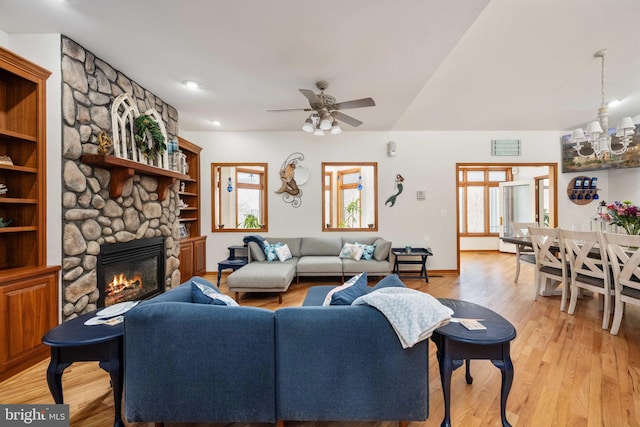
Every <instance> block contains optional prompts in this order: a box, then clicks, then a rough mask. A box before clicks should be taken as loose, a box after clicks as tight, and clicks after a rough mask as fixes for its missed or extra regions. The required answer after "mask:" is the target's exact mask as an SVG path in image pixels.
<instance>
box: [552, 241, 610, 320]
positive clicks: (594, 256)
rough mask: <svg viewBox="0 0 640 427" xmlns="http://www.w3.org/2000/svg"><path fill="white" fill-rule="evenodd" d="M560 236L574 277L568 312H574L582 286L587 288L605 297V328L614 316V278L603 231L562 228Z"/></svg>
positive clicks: (603, 314) (571, 275)
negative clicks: (603, 239) (612, 299)
mask: <svg viewBox="0 0 640 427" xmlns="http://www.w3.org/2000/svg"><path fill="white" fill-rule="evenodd" d="M560 238H561V241H562V246H564V250H565V255H566V260H567V263H569V267H570V268H569V274H570V277H571V288H570V289H571V301H570V302H569V309H568V310H567V313H569V314H573V313H574V312H575V310H576V304H577V302H578V294H579V293H581V290H582V289H587V290H589V291H591V292H593V293H594V295H597V296H598V297H599V296H600V295H602V298H603V299H604V308H603V313H602V329H607V328H608V327H609V318H610V317H611V297H612V295H613V290H612V285H613V283H612V282H613V280H612V279H611V270H610V268H609V261H608V257H607V250H606V246H605V245H604V243H603V241H602V233H601V232H599V231H574V230H564V229H561V230H560Z"/></svg>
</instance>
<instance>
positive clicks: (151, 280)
mask: <svg viewBox="0 0 640 427" xmlns="http://www.w3.org/2000/svg"><path fill="white" fill-rule="evenodd" d="M165 260H166V256H165V242H164V237H153V238H150V239H140V240H133V241H130V242H126V243H113V244H105V245H102V246H100V254H99V255H98V265H97V275H98V290H99V292H100V295H99V297H98V307H108V306H110V305H113V304H117V303H119V302H125V301H131V300H140V299H145V298H150V297H152V296H154V295H157V294H159V293H162V292H164V282H165V279H164V276H165Z"/></svg>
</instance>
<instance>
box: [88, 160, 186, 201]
mask: <svg viewBox="0 0 640 427" xmlns="http://www.w3.org/2000/svg"><path fill="white" fill-rule="evenodd" d="M82 161H83V162H84V163H86V164H89V165H94V166H98V167H101V168H104V169H108V170H110V171H111V189H110V194H111V197H114V198H115V197H120V196H122V190H123V188H124V184H125V182H127V180H128V179H129V178H131V177H132V176H133V175H135V174H136V173H138V174H139V175H147V176H153V177H156V178H157V179H158V199H160V200H164V199H165V198H166V197H167V194H169V187H170V186H171V185H172V184H173V183H174V182H176V179H190V177H189V175H183V174H181V173H178V172H176V171H171V170H167V169H162V168H157V167H155V166H149V165H145V164H144V163H137V162H133V161H131V160H126V159H121V158H119V157H115V156H109V155H104V154H83V155H82Z"/></svg>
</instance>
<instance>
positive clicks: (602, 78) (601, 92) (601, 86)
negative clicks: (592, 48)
mask: <svg viewBox="0 0 640 427" xmlns="http://www.w3.org/2000/svg"><path fill="white" fill-rule="evenodd" d="M601 59H602V67H601V72H600V96H601V102H600V105H601V106H602V107H606V106H607V104H606V103H605V102H604V55H602V57H601Z"/></svg>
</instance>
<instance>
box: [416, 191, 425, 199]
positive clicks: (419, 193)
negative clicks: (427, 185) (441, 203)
mask: <svg viewBox="0 0 640 427" xmlns="http://www.w3.org/2000/svg"><path fill="white" fill-rule="evenodd" d="M426 198H427V192H426V191H424V190H418V191H416V199H418V200H425V199H426Z"/></svg>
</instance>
